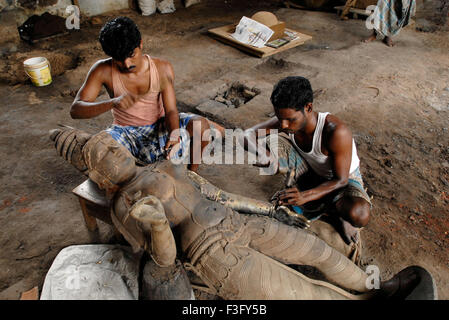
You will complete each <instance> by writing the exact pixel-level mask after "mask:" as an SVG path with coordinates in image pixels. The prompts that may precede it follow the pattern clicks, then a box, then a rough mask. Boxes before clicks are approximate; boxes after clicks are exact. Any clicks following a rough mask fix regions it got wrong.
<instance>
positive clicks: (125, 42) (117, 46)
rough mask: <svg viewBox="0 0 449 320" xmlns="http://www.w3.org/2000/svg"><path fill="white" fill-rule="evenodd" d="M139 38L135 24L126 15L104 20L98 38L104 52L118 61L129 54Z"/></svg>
mask: <svg viewBox="0 0 449 320" xmlns="http://www.w3.org/2000/svg"><path fill="white" fill-rule="evenodd" d="M141 39H142V37H141V35H140V31H139V29H138V28H137V25H136V24H135V23H134V21H132V20H131V19H130V18H128V17H117V18H114V19H113V20H111V21H108V22H106V24H105V25H104V26H103V28H101V31H100V36H99V38H98V40H99V41H100V43H101V47H102V48H103V51H104V53H106V54H107V55H108V56H111V57H112V58H113V59H114V60H117V61H120V62H122V61H125V59H126V58H128V57H129V56H131V54H132V53H133V51H134V49H135V48H137V47H138V46H139V45H140V40H141Z"/></svg>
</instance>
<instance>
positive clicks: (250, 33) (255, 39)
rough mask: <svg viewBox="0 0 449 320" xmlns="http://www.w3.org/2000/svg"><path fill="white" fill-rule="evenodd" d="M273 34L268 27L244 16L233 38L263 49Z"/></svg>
mask: <svg viewBox="0 0 449 320" xmlns="http://www.w3.org/2000/svg"><path fill="white" fill-rule="evenodd" d="M273 33H274V31H273V30H271V29H270V28H268V27H267V26H266V25H264V24H262V23H259V22H257V21H255V20H252V19H250V18H248V17H245V16H243V17H242V19H240V22H239V24H238V25H237V27H236V28H235V32H234V33H233V34H231V36H232V37H233V38H234V39H236V40H237V41H240V42H242V43H245V44H248V45H250V46H253V47H256V48H262V47H263V46H265V43H267V41H268V40H269V39H270V38H271V36H272V35H273Z"/></svg>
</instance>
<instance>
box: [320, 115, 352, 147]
mask: <svg viewBox="0 0 449 320" xmlns="http://www.w3.org/2000/svg"><path fill="white" fill-rule="evenodd" d="M324 128H325V130H324V131H325V134H326V136H327V140H328V141H330V140H333V139H337V140H341V139H344V140H347V139H348V138H351V139H352V132H351V129H350V128H349V127H348V126H347V125H346V124H345V123H344V122H343V121H342V120H341V119H339V118H338V117H336V116H334V115H332V114H329V115H328V116H327V117H326V121H325V123H324Z"/></svg>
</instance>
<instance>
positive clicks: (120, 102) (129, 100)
mask: <svg viewBox="0 0 449 320" xmlns="http://www.w3.org/2000/svg"><path fill="white" fill-rule="evenodd" d="M138 98H139V96H137V95H134V94H131V93H125V94H122V95H121V96H120V97H117V98H115V99H116V100H115V101H114V106H115V107H117V108H120V109H123V110H126V109H129V108H131V107H132V106H133V105H134V104H135V103H136V101H137V99H138Z"/></svg>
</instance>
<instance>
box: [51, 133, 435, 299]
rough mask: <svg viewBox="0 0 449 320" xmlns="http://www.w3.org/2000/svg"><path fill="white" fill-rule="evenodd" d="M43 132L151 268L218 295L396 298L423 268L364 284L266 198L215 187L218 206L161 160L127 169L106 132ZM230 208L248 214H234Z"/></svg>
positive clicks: (195, 179) (193, 178)
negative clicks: (96, 191) (314, 275)
mask: <svg viewBox="0 0 449 320" xmlns="http://www.w3.org/2000/svg"><path fill="white" fill-rule="evenodd" d="M51 139H52V140H54V141H55V146H56V148H57V150H58V152H59V154H60V155H61V156H63V157H64V158H65V159H66V160H68V161H69V162H71V163H72V164H73V165H74V166H75V167H76V168H78V169H79V170H80V171H82V172H84V173H85V174H87V175H88V176H89V178H90V179H91V180H93V181H94V182H95V183H97V184H98V186H99V187H100V188H101V189H104V190H106V194H107V195H108V196H109V197H111V199H113V207H112V210H111V217H112V221H113V223H114V225H115V226H116V227H117V228H118V230H119V231H120V232H121V233H122V234H123V236H124V237H125V239H126V240H127V241H128V242H129V243H130V244H131V245H132V247H133V248H134V249H136V250H139V249H143V250H146V251H147V252H148V253H149V254H150V255H151V257H152V259H153V260H154V262H156V264H158V265H159V266H161V267H164V266H171V265H173V264H174V263H175V259H176V258H177V257H178V258H179V259H180V260H181V261H182V262H183V265H184V267H185V268H186V269H187V270H191V271H193V272H194V273H195V274H196V275H197V276H198V277H199V278H200V279H201V280H202V282H203V283H204V284H205V285H207V287H209V288H210V289H211V290H212V291H213V292H214V293H215V294H216V295H218V296H219V297H221V298H223V299H368V298H376V297H395V298H405V297H406V296H409V295H410V294H411V293H413V292H414V289H415V288H416V287H417V286H419V284H420V281H421V280H422V277H423V276H427V275H428V273H427V272H426V271H425V270H424V269H422V268H419V267H409V268H406V269H404V270H403V271H401V272H400V273H399V274H398V275H396V276H395V277H394V278H393V279H391V280H389V281H386V282H382V283H381V286H380V289H378V290H370V289H368V288H367V286H366V283H367V274H366V273H365V272H364V271H363V270H362V269H360V268H359V267H357V266H356V265H355V264H354V263H353V262H352V261H350V260H349V259H348V258H347V257H345V256H344V255H343V254H341V253H340V252H338V251H337V250H335V249H333V248H332V247H330V246H329V245H327V244H326V243H325V242H324V241H323V240H321V239H319V238H318V237H316V236H315V235H313V234H312V233H310V232H308V231H307V230H304V229H303V228H300V227H297V226H295V225H287V224H285V223H282V222H279V221H278V220H275V219H273V218H272V217H270V216H267V215H265V216H263V215H264V214H267V213H270V211H272V208H270V206H269V205H267V206H264V205H263V203H262V204H261V203H258V202H257V201H255V200H253V201H251V200H248V203H246V204H245V200H242V199H244V198H242V199H240V200H239V201H234V200H235V199H226V197H223V196H222V197H221V198H220V196H218V195H217V194H216V193H215V196H216V199H221V202H222V203H219V202H216V201H212V200H210V199H208V198H211V197H212V196H211V193H213V192H212V191H214V189H213V188H214V187H213V186H211V185H210V184H207V183H206V182H205V180H204V179H202V178H201V177H199V176H197V175H196V174H194V173H192V172H189V171H188V170H186V168H185V167H184V166H175V165H173V164H172V163H171V162H170V161H164V162H157V163H155V164H153V165H149V166H146V167H139V166H136V164H135V160H134V158H133V157H132V155H131V154H130V153H129V152H128V150H127V149H126V148H124V147H123V146H121V145H120V144H118V143H117V142H116V141H115V140H114V139H112V137H111V136H110V135H109V134H108V133H106V132H100V133H98V134H96V135H93V136H90V135H88V134H86V133H83V132H81V131H78V130H75V129H71V128H64V129H56V130H53V131H51ZM205 186H206V187H209V188H212V189H209V191H207V190H205V189H207V188H205ZM211 190H212V191H211ZM208 192H209V194H208ZM233 205H234V207H240V208H243V211H246V212H247V213H250V212H251V211H252V210H253V211H254V213H256V214H253V215H249V214H242V213H239V212H237V211H236V210H233V209H232V208H231V207H232V206H233ZM271 213H273V212H271ZM293 224H295V223H293ZM297 224H298V225H300V224H301V223H300V222H298V223H297ZM175 239H176V240H175ZM177 248H178V249H177ZM179 251H180V252H179ZM288 265H308V266H312V267H315V268H317V269H318V270H319V271H320V272H321V273H322V274H323V275H324V276H325V278H326V279H327V280H328V281H318V280H314V279H310V278H308V277H306V276H305V275H303V274H302V273H300V272H297V271H296V270H294V269H293V268H290V267H288ZM349 290H350V291H351V293H350V292H349ZM415 291H416V290H415ZM415 297H418V298H419V297H420V296H416V295H415Z"/></svg>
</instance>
